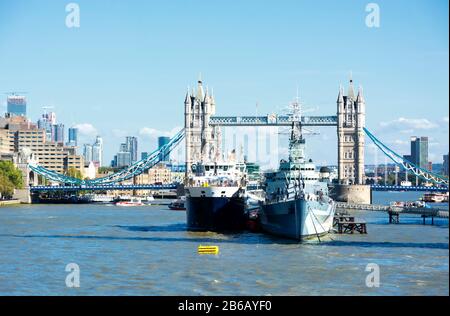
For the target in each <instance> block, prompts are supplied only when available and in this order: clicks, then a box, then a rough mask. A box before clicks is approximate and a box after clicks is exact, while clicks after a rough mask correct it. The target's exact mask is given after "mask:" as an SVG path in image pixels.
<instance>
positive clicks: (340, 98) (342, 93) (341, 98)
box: [337, 84, 344, 103]
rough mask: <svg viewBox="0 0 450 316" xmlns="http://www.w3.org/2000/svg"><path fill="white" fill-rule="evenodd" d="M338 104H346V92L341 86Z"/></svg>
mask: <svg viewBox="0 0 450 316" xmlns="http://www.w3.org/2000/svg"><path fill="white" fill-rule="evenodd" d="M337 102H338V103H344V90H343V88H342V85H341V84H340V85H339V94H338V97H337Z"/></svg>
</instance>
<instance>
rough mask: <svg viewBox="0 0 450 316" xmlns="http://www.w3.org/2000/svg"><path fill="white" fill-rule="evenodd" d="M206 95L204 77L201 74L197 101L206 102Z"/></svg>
mask: <svg viewBox="0 0 450 316" xmlns="http://www.w3.org/2000/svg"><path fill="white" fill-rule="evenodd" d="M204 98H205V97H204V93H203V83H202V75H201V74H199V76H198V86H197V99H198V100H199V101H203V100H204Z"/></svg>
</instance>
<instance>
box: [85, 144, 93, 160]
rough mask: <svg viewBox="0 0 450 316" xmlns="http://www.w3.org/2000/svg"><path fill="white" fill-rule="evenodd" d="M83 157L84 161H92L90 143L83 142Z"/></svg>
mask: <svg viewBox="0 0 450 316" xmlns="http://www.w3.org/2000/svg"><path fill="white" fill-rule="evenodd" d="M83 157H84V161H85V162H86V163H89V162H91V161H92V145H91V144H84V148H83Z"/></svg>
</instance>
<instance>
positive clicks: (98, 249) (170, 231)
mask: <svg viewBox="0 0 450 316" xmlns="http://www.w3.org/2000/svg"><path fill="white" fill-rule="evenodd" d="M420 195H421V194H420V193H406V192H403V193H390V192H374V196H373V198H374V203H380V204H382V203H383V204H385V203H388V202H389V201H391V200H414V199H417V198H418V197H419V196H420ZM158 202H159V201H158ZM445 207H446V208H447V209H448V204H446V205H445ZM355 215H356V217H357V218H359V219H364V220H366V221H367V229H368V234H367V235H360V234H355V235H338V234H330V235H329V237H326V238H324V239H322V242H318V241H317V240H313V241H310V242H308V243H305V244H297V243H295V242H291V241H287V240H283V239H279V238H274V237H271V236H267V235H264V234H255V233H240V234H233V235H222V234H216V233H193V232H187V231H186V229H185V216H186V215H185V212H183V211H170V210H168V209H167V206H156V205H155V206H144V207H132V208H121V207H118V206H114V205H94V204H88V205H42V204H41V205H37V204H35V205H20V206H9V207H1V208H0V245H1V246H0V249H1V252H0V295H449V248H448V245H449V239H448V237H449V229H448V219H435V225H434V226H431V225H422V219H421V218H420V217H418V216H414V215H401V216H400V224H389V223H388V215H387V214H385V213H380V212H357V213H355ZM201 244H202V245H206V244H207V245H218V246H219V247H220V253H219V254H218V255H199V254H198V253H197V247H198V246H199V245H201ZM69 263H76V264H77V265H78V266H79V268H80V287H78V288H69V287H67V286H66V282H65V280H66V276H67V274H68V272H66V271H65V268H66V265H67V264H69ZM370 263H375V264H377V265H378V266H379V268H380V285H379V287H367V286H366V277H367V275H368V274H369V273H370V272H366V270H365V269H366V266H367V265H368V264H370Z"/></svg>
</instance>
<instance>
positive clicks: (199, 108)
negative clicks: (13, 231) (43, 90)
mask: <svg viewBox="0 0 450 316" xmlns="http://www.w3.org/2000/svg"><path fill="white" fill-rule="evenodd" d="M365 112H366V103H365V99H364V96H363V91H362V88H361V87H360V88H359V89H358V92H357V93H355V89H354V86H353V80H352V79H351V78H350V81H349V84H348V90H347V93H346V94H345V93H344V90H343V87H342V86H341V87H340V88H339V92H338V96H337V100H336V113H337V114H336V115H327V116H303V115H300V117H294V116H293V115H277V114H269V115H266V116H217V115H216V104H215V99H214V95H213V93H212V92H211V93H209V91H208V89H204V88H203V82H202V80H198V83H197V89H196V91H194V90H189V89H188V91H187V93H186V96H185V100H184V114H185V115H184V118H185V122H184V125H185V126H184V128H183V129H182V130H181V131H179V132H178V133H177V134H176V135H175V136H174V137H173V138H172V139H171V140H170V142H169V143H168V144H166V145H164V146H162V147H161V148H159V149H157V150H155V151H153V152H152V153H151V154H150V155H149V156H148V157H147V158H146V159H143V160H140V161H138V162H136V163H134V164H132V165H131V166H129V167H127V168H125V169H123V170H121V171H119V172H117V173H114V174H111V175H108V176H105V177H102V178H97V179H88V180H80V179H76V178H73V177H69V176H66V175H63V174H58V173H56V172H54V171H51V170H49V169H46V168H43V167H42V166H40V165H39V164H38V163H36V162H33V161H30V162H29V163H28V165H27V172H29V176H30V177H28V173H27V179H28V178H35V176H34V175H35V174H39V175H41V176H43V177H45V178H47V179H49V180H51V181H54V182H59V183H61V184H63V186H60V187H53V188H52V189H51V190H56V188H60V189H63V190H69V189H71V188H73V187H79V188H84V189H86V188H89V189H92V190H101V189H102V188H105V189H107V190H113V189H115V188H119V187H120V189H126V188H128V187H126V186H124V181H126V180H129V179H132V178H134V177H135V176H137V175H139V174H141V173H142V172H144V171H145V170H148V169H149V168H152V167H153V166H155V165H156V164H157V163H159V162H160V158H161V155H160V152H165V153H169V152H171V151H172V150H173V149H174V148H175V147H176V146H178V145H179V144H180V143H181V141H182V140H183V139H184V140H185V146H186V171H187V172H189V171H190V170H191V166H192V164H193V163H197V162H198V161H202V160H203V161H208V160H209V161H214V160H216V159H218V158H220V156H221V155H222V154H221V143H220V140H221V128H222V127H228V126H231V127H238V126H254V127H257V126H290V125H291V124H292V122H294V121H296V120H300V122H301V125H302V126H328V127H336V132H337V140H338V142H337V157H338V159H337V160H338V182H339V184H338V185H337V186H335V190H334V191H335V192H336V194H337V198H338V199H340V200H344V201H348V202H354V203H360V202H364V203H367V202H368V200H369V199H370V186H368V185H365V175H364V146H365V135H367V136H368V137H369V138H370V139H371V140H372V141H373V142H374V144H375V145H376V146H377V147H378V148H379V149H380V150H381V152H383V154H385V155H386V156H387V157H389V158H390V159H391V160H392V161H394V163H395V164H397V165H398V166H399V167H401V168H402V169H404V170H407V171H408V172H411V173H412V174H414V175H416V176H418V177H420V178H422V179H425V180H427V181H430V182H432V183H434V184H435V185H436V186H439V187H441V188H447V190H448V178H445V177H443V176H441V175H437V174H433V173H431V172H430V171H428V170H425V169H422V168H420V167H418V166H415V165H414V164H412V163H411V162H409V161H407V160H405V159H404V158H403V157H402V156H401V155H399V154H397V153H395V152H394V151H392V150H391V149H390V148H388V147H387V146H386V145H384V144H383V143H382V142H381V141H380V140H378V139H377V138H376V137H375V136H374V135H373V134H371V133H370V132H369V131H368V130H367V129H366V127H365ZM32 175H33V176H32ZM31 176H32V177H31ZM31 182H33V181H31ZM169 186H170V185H169ZM148 188H152V189H158V188H157V187H151V186H149V187H148ZM46 189H48V190H50V189H49V187H42V186H40V187H36V188H35V189H34V191H42V190H46ZM375 189H381V188H378V187H377V188H375Z"/></svg>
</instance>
